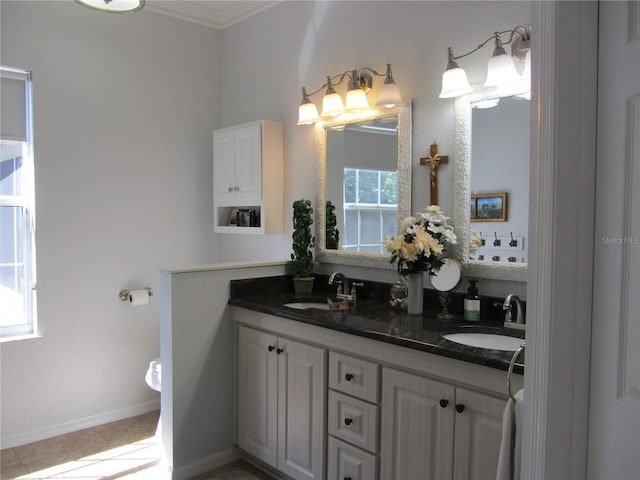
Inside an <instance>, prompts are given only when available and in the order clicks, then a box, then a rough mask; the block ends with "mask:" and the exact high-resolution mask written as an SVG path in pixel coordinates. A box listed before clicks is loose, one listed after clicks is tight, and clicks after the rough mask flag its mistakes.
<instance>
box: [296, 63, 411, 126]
mask: <svg viewBox="0 0 640 480" xmlns="http://www.w3.org/2000/svg"><path fill="white" fill-rule="evenodd" d="M374 75H375V76H378V77H385V79H384V84H383V85H382V86H381V87H380V91H379V92H378V103H377V106H385V107H387V108H391V107H395V106H396V105H398V104H400V103H402V97H401V95H400V88H399V87H398V85H397V84H396V82H395V80H394V79H393V75H392V73H391V64H390V63H388V64H387V71H386V73H378V72H377V71H376V70H374V69H372V68H369V67H363V68H361V69H360V70H347V71H346V72H344V73H339V74H337V75H333V76H327V81H326V83H325V84H324V85H322V86H321V87H320V88H318V89H317V90H315V91H313V92H311V93H308V92H307V89H306V87H302V103H301V104H300V107H299V109H298V125H310V124H312V123H315V122H317V121H319V120H320V119H322V118H329V117H335V116H338V115H341V114H343V113H352V112H353V113H356V112H361V111H363V110H366V109H368V108H369V102H368V100H367V93H369V91H371V88H372V86H373V76H374ZM345 79H348V80H349V86H348V91H347V95H346V105H345V104H343V103H342V98H341V97H340V95H339V94H338V93H336V91H335V89H334V86H338V85H340V84H341V83H342V82H343V81H344V80H345ZM325 88H326V91H325V94H324V96H323V97H322V113H321V114H318V109H317V108H316V106H315V105H314V103H313V102H312V101H311V99H310V98H309V97H311V96H313V95H315V94H316V93H318V92H320V91H321V90H324V89H325Z"/></svg>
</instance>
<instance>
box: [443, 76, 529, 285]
mask: <svg viewBox="0 0 640 480" xmlns="http://www.w3.org/2000/svg"><path fill="white" fill-rule="evenodd" d="M455 108H456V111H455V115H456V155H455V162H456V163H455V177H456V179H455V198H454V223H455V225H456V231H457V232H458V237H459V240H460V242H459V245H458V249H457V258H458V260H459V261H460V262H461V263H462V265H463V269H464V273H465V275H466V276H474V277H479V278H494V279H502V280H515V281H526V277H527V248H528V224H529V155H530V154H529V145H530V141H529V133H530V100H529V94H528V90H527V89H523V87H522V86H514V87H513V88H512V89H511V90H510V91H509V90H504V89H503V90H500V91H497V90H496V89H485V90H481V91H479V92H476V93H473V94H471V95H468V96H466V97H459V98H457V99H456V107H455Z"/></svg>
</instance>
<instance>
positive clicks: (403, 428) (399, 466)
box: [380, 368, 455, 480]
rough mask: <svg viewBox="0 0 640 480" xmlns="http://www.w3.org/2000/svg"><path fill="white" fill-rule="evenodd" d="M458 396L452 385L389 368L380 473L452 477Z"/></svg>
mask: <svg viewBox="0 0 640 480" xmlns="http://www.w3.org/2000/svg"><path fill="white" fill-rule="evenodd" d="M454 399H455V389H454V387H453V386H451V385H447V384H445V383H441V382H436V381H433V380H429V379H426V378H424V377H420V376H417V375H412V374H409V373H405V372H399V371H397V370H393V369H390V368H383V372H382V419H381V432H380V438H381V447H380V452H381V454H380V478H384V479H385V480H407V479H421V480H430V479H433V480H446V479H450V478H452V474H453V428H454V425H453V422H454Z"/></svg>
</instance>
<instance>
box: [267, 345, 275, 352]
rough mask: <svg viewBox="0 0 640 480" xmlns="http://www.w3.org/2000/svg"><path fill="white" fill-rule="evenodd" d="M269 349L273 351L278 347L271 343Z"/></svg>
mask: <svg viewBox="0 0 640 480" xmlns="http://www.w3.org/2000/svg"><path fill="white" fill-rule="evenodd" d="M268 349H269V351H270V352H273V351H274V350H275V349H276V347H274V346H273V345H269V347H268Z"/></svg>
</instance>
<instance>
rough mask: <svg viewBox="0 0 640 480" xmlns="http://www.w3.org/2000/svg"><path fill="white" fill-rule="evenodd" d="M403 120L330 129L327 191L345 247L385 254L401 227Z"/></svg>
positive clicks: (346, 249) (341, 241)
mask: <svg viewBox="0 0 640 480" xmlns="http://www.w3.org/2000/svg"><path fill="white" fill-rule="evenodd" d="M397 131H398V120H397V118H396V117H387V118H381V119H375V120H370V121H365V122H358V123H352V124H348V125H343V126H340V127H338V128H329V129H327V172H326V173H327V180H328V181H327V192H326V198H327V200H328V201H331V202H332V203H333V204H334V205H335V207H336V208H335V214H336V223H337V228H338V231H341V233H340V245H339V249H341V250H344V251H346V252H366V253H378V254H382V253H385V250H384V247H383V246H382V241H383V240H384V239H385V238H386V237H387V236H388V235H396V233H397V230H398V224H397V222H398V220H397V218H398V134H397Z"/></svg>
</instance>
